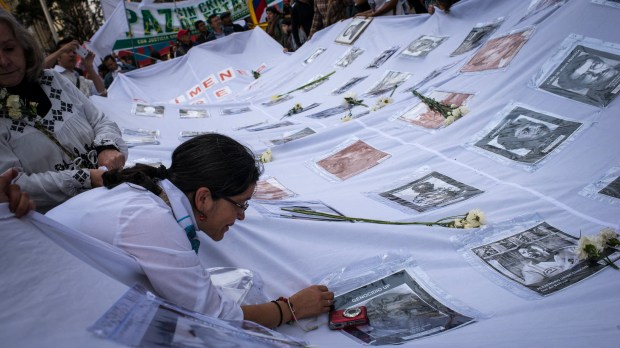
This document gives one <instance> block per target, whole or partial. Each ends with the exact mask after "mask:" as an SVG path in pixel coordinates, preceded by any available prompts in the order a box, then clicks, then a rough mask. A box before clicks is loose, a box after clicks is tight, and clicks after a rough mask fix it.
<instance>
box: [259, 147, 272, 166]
mask: <svg viewBox="0 0 620 348" xmlns="http://www.w3.org/2000/svg"><path fill="white" fill-rule="evenodd" d="M271 160H272V157H271V149H267V151H265V152H263V153H261V155H260V161H261V162H262V163H267V162H271Z"/></svg>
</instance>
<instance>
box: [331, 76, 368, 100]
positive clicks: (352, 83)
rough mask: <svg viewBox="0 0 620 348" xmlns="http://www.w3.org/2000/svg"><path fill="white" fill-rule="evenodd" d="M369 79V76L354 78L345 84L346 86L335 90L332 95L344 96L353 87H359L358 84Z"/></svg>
mask: <svg viewBox="0 0 620 348" xmlns="http://www.w3.org/2000/svg"><path fill="white" fill-rule="evenodd" d="M367 77H368V75H366V76H356V77H352V78H351V79H350V80H349V81H347V82H345V84H344V85H342V86H340V87H338V88H336V89H334V90H333V91H332V94H333V95H338V94H342V93H344V92H346V91H348V90H350V89H351V88H353V86H355V85H357V84H358V83H360V82H362V81H364V80H365V79H366V78H367Z"/></svg>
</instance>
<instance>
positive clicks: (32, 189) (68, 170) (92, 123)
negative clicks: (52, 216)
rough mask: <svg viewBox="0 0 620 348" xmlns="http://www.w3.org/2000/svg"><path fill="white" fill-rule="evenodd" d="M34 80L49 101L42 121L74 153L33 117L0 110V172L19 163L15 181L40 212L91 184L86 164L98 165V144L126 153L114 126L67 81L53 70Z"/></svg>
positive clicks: (89, 165)
mask: <svg viewBox="0 0 620 348" xmlns="http://www.w3.org/2000/svg"><path fill="white" fill-rule="evenodd" d="M39 82H40V85H41V87H42V88H43V91H44V92H45V94H46V95H47V96H48V97H49V99H50V101H51V102H52V107H51V108H50V110H49V111H48V113H47V115H45V117H44V118H43V122H45V126H46V128H47V129H48V130H49V131H50V132H53V133H54V135H55V137H56V139H57V140H58V141H59V142H60V143H61V144H62V145H63V146H64V147H65V148H66V149H67V150H69V151H72V153H73V154H74V155H75V157H74V158H69V157H68V156H67V155H66V154H65V153H64V152H63V150H62V149H60V148H59V147H58V146H57V145H56V144H55V143H54V142H53V141H52V140H50V139H49V138H48V137H47V136H46V135H45V134H43V133H42V132H41V131H39V130H37V129H36V128H34V126H33V123H32V122H30V121H27V120H13V119H11V118H10V117H9V116H8V114H7V113H6V112H2V113H1V114H0V172H3V171H5V170H6V169H8V168H11V167H21V168H22V169H23V172H22V173H21V174H20V175H19V176H18V177H17V179H16V180H15V183H16V184H18V185H19V186H20V187H21V188H22V190H24V191H26V192H28V193H29V194H30V196H31V197H32V199H33V200H35V202H36V203H37V209H39V210H41V211H45V210H47V209H49V208H51V207H53V206H55V205H57V204H59V203H61V202H63V201H65V200H66V199H67V198H69V197H71V196H75V195H76V194H78V193H79V192H81V191H82V190H84V189H89V188H91V181H90V172H89V171H88V170H87V169H85V168H97V151H96V149H95V148H96V147H97V146H108V145H111V146H114V147H116V148H117V149H119V150H120V151H121V152H123V154H124V155H125V156H127V155H128V153H127V146H126V145H125V142H124V141H123V139H122V137H121V131H120V129H119V128H118V126H117V125H116V124H115V123H114V122H112V121H111V120H110V119H108V118H107V117H106V116H105V115H104V114H103V113H102V112H101V111H100V110H99V109H98V108H97V107H95V106H94V105H93V104H92V102H91V101H90V100H89V99H88V98H87V97H86V96H85V95H84V94H82V93H81V92H80V91H79V90H78V89H77V88H76V87H75V86H74V85H72V84H71V82H69V81H68V80H67V79H65V78H64V77H62V76H61V75H60V74H58V73H57V72H56V71H54V70H45V71H44V72H43V75H42V76H41V78H40V80H39ZM80 163H81V164H83V166H82V168H80V166H79V164H80Z"/></svg>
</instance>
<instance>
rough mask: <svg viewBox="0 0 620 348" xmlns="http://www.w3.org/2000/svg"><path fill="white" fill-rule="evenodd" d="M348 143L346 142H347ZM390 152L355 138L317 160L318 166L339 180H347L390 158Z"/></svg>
mask: <svg viewBox="0 0 620 348" xmlns="http://www.w3.org/2000/svg"><path fill="white" fill-rule="evenodd" d="M345 145H346V143H345ZM390 157H391V155H390V154H389V153H386V152H383V151H381V150H377V149H375V148H374V147H372V146H370V145H368V144H366V143H365V142H363V141H362V140H355V141H353V142H351V143H350V144H348V145H346V146H344V147H343V146H340V147H338V148H336V151H333V152H331V153H329V154H327V155H326V156H324V157H320V158H319V159H318V160H316V161H315V164H316V166H317V167H318V168H319V169H320V170H322V171H323V172H325V173H326V174H328V176H329V177H330V178H331V177H335V178H337V179H339V180H347V179H350V178H351V177H353V176H355V175H358V174H360V173H363V172H365V171H367V170H368V169H370V168H372V167H374V166H376V165H378V164H379V163H381V162H383V161H385V160H386V159H388V158H390Z"/></svg>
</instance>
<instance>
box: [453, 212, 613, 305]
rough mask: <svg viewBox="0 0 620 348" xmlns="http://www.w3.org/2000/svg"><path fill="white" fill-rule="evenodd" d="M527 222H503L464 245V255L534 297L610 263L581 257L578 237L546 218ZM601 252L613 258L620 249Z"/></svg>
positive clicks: (565, 286)
mask: <svg viewBox="0 0 620 348" xmlns="http://www.w3.org/2000/svg"><path fill="white" fill-rule="evenodd" d="M525 226H527V227H525ZM525 226H518V224H517V227H518V229H517V228H515V225H514V224H512V225H511V226H508V225H507V224H504V226H503V227H499V228H495V229H493V230H492V231H491V232H489V231H487V232H486V237H485V238H484V240H483V241H480V240H478V241H473V242H472V243H471V244H468V245H466V246H465V248H464V249H462V251H464V256H465V257H466V258H467V259H468V260H469V261H470V262H473V263H476V266H475V267H476V268H478V269H481V267H484V268H486V269H484V271H485V273H486V272H488V271H490V272H491V274H492V278H493V279H495V280H497V281H498V282H500V283H502V282H503V281H504V280H507V281H508V283H509V285H507V284H505V283H502V284H504V285H507V287H508V288H509V289H510V290H513V291H515V292H516V293H517V294H520V295H523V296H526V297H529V296H532V294H533V295H534V297H532V298H535V297H536V296H538V297H539V296H548V295H551V294H554V293H555V292H557V291H559V290H562V289H565V288H567V287H569V286H572V285H574V284H576V283H578V282H580V281H582V280H584V279H586V278H588V277H590V276H592V275H594V274H596V273H598V272H599V271H601V270H602V269H604V268H605V267H606V266H607V265H606V263H604V262H603V261H599V262H598V263H594V264H593V263H591V262H589V261H587V260H580V259H579V256H578V253H577V245H578V241H579V239H578V238H576V237H573V236H572V235H569V234H567V233H565V232H563V231H561V230H559V229H558V228H556V227H554V226H552V225H550V224H549V223H547V222H545V221H538V222H535V223H534V222H532V223H531V225H529V226H528V225H527V224H526V225H525ZM504 229H505V230H504ZM515 229H517V230H516V231H514V230H515ZM474 240H475V238H474ZM601 254H602V257H606V256H609V257H610V258H611V259H612V260H614V259H617V258H619V257H620V251H618V250H617V249H614V248H607V249H605V250H604V251H603V252H602V253H601ZM480 266H481V267H480ZM504 287H506V286H504ZM515 287H516V288H518V289H514V288H515ZM521 291H525V292H521Z"/></svg>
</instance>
